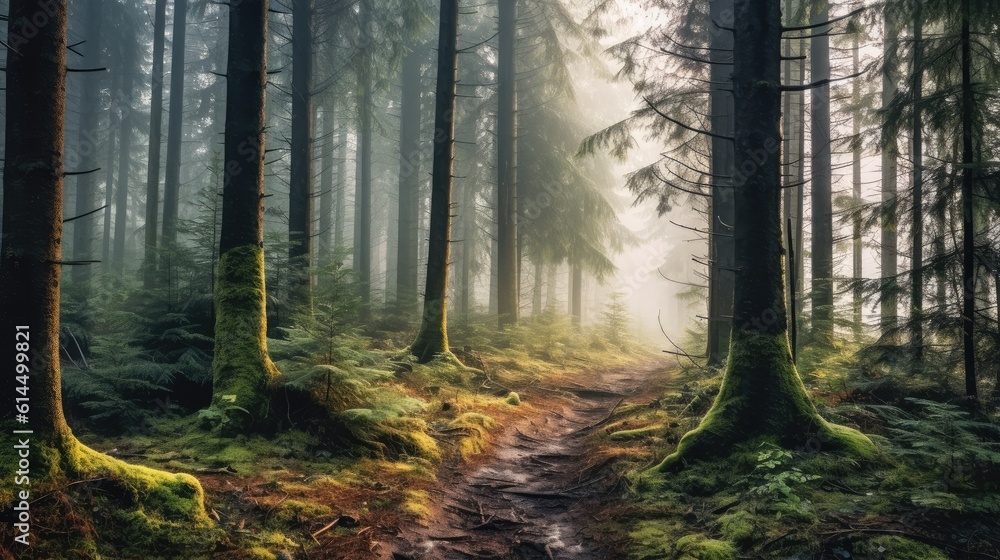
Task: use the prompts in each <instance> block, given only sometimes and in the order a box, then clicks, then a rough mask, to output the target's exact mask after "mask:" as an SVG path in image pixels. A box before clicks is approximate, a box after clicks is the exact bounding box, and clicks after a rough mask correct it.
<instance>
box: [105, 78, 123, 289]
mask: <svg viewBox="0 0 1000 560" xmlns="http://www.w3.org/2000/svg"><path fill="white" fill-rule="evenodd" d="M121 85H122V82H121V76H120V75H116V76H114V77H113V78H112V80H111V87H110V88H108V89H109V91H110V92H111V98H112V102H111V106H110V107H108V141H107V146H106V147H105V151H106V152H107V153H106V154H105V155H106V156H107V159H106V160H105V161H106V162H107V163H106V164H105V166H104V171H105V173H104V212H102V213H103V214H104V223H103V226H104V234H103V235H102V236H101V272H102V273H104V274H105V275H107V274H109V273H110V272H111V214H112V213H113V212H114V193H115V188H114V185H115V155H116V153H115V131H116V129H118V128H119V127H120V123H121V119H120V118H119V116H118V110H117V109H116V108H115V103H114V101H113V100H114V99H117V95H115V94H116V93H118V94H120V92H121ZM118 142H119V144H120V143H121V135H119V138H118Z"/></svg>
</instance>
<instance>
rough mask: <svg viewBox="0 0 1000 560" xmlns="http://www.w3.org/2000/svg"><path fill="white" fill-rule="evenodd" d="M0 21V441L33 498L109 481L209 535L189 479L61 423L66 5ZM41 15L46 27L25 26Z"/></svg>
mask: <svg viewBox="0 0 1000 560" xmlns="http://www.w3.org/2000/svg"><path fill="white" fill-rule="evenodd" d="M7 15H8V29H7V42H8V43H9V45H10V46H11V47H12V48H11V49H9V50H8V53H7V67H6V72H7V90H6V106H7V107H16V108H17V110H16V111H9V112H8V113H7V119H6V137H7V138H8V139H16V140H17V141H16V142H7V144H6V146H5V154H4V173H3V190H4V205H3V231H2V238H0V239H2V241H0V244H2V246H0V309H3V313H0V331H2V332H3V333H5V336H8V337H9V343H7V344H3V345H2V348H0V359H3V362H4V363H5V364H9V365H8V367H9V368H10V372H11V374H13V375H14V377H13V378H12V379H10V382H11V383H14V384H15V385H14V387H15V390H14V391H11V393H13V395H14V396H16V397H22V398H25V400H24V401H20V402H18V403H17V404H18V408H16V409H15V408H14V407H6V408H5V410H4V411H2V412H0V418H2V419H4V420H17V421H18V424H16V425H17V426H18V428H19V429H20V430H24V431H23V432H21V433H14V434H12V433H10V432H9V431H8V433H5V434H4V435H3V436H0V439H2V440H3V441H2V443H3V445H4V446H5V448H7V449H11V448H12V446H13V445H15V444H16V443H17V442H18V441H23V440H24V439H27V440H29V442H30V443H29V445H30V451H31V453H30V454H31V469H30V470H31V473H30V476H31V490H30V491H31V492H39V493H40V492H43V491H45V490H48V489H56V490H58V489H59V488H65V481H66V479H70V480H85V479H99V478H107V479H111V480H114V481H120V482H119V483H120V484H122V485H123V486H124V487H126V488H129V490H130V491H132V492H134V493H135V497H136V498H138V499H137V500H135V502H134V503H135V505H136V506H138V507H139V508H148V509H150V510H156V511H155V513H153V515H155V516H157V517H158V518H162V519H166V520H170V521H187V522H191V523H192V525H191V527H198V526H207V525H208V524H209V521H208V517H207V515H206V514H205V509H204V503H203V496H204V495H203V492H202V489H201V486H200V485H199V484H198V481H197V480H195V479H194V478H193V477H191V476H190V475H184V474H180V475H177V474H169V473H165V472H161V471H154V470H152V469H147V468H143V467H134V466H131V465H127V464H125V463H122V462H121V461H118V460H116V459H112V458H110V457H108V456H106V455H102V454H100V453H97V452H96V451H93V450H92V449H90V448H88V447H86V446H84V445H83V444H81V443H80V442H79V440H77V439H76V437H75V436H74V435H73V433H72V431H71V430H70V428H69V426H68V425H67V423H66V419H65V416H64V415H63V410H62V392H61V389H60V385H61V383H60V369H59V283H60V266H61V261H62V231H63V230H62V225H63V213H62V197H63V172H64V168H63V140H64V138H63V136H64V128H63V127H64V117H65V109H66V106H65V103H66V50H67V49H66V47H67V44H66V20H67V6H66V1H65V0H53V1H52V2H46V3H45V4H44V5H43V6H42V7H41V8H40V5H39V4H38V2H37V1H35V0H11V2H10V8H9V11H8V14H7ZM42 16H44V17H45V24H44V25H38V24H37V23H36V24H32V23H31V22H38V21H39V19H40V18H41V17H42ZM25 22H29V23H25ZM28 26H30V27H28ZM29 37H30V38H29ZM17 387H25V389H24V391H25V392H23V393H22V392H21V391H19V390H16V388H17ZM28 395H30V397H28ZM29 398H30V401H29V400H28V399H29ZM22 404H23V407H22V406H20V405H22ZM15 411H16V413H17V414H18V415H20V416H16V417H15V416H14V414H15ZM57 485H58V488H56V486H57ZM25 491H27V490H25ZM147 498H153V499H149V500H148V501H147ZM165 506H167V507H165ZM123 507H125V506H123ZM140 515H144V514H143V513H141V512H140Z"/></svg>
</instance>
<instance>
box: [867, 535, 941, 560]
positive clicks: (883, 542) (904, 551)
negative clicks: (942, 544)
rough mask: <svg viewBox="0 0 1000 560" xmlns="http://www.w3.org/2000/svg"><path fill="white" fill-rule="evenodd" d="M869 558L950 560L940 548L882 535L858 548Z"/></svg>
mask: <svg viewBox="0 0 1000 560" xmlns="http://www.w3.org/2000/svg"><path fill="white" fill-rule="evenodd" d="M857 548H858V550H859V552H862V553H864V554H866V555H867V556H866V557H867V558H879V559H881V560H913V559H914V558H919V559H920V560H948V555H947V554H945V553H944V552H943V551H941V550H940V549H938V548H935V547H933V546H931V545H929V544H924V543H922V542H918V541H915V540H912V539H907V538H903V537H897V536H890V535H882V536H878V537H875V538H873V539H869V540H866V541H864V542H863V543H861V544H859V545H858V546H857Z"/></svg>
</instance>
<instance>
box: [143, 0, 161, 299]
mask: <svg viewBox="0 0 1000 560" xmlns="http://www.w3.org/2000/svg"><path fill="white" fill-rule="evenodd" d="M166 27H167V0H156V8H155V15H154V17H153V77H152V97H151V101H150V109H149V155H148V157H147V164H146V235H145V240H146V244H145V250H144V252H143V265H142V267H143V274H142V285H143V287H144V288H146V289H147V290H148V289H150V288H152V287H154V286H155V285H156V280H157V274H156V271H157V249H156V244H157V234H158V233H159V212H160V144H161V143H162V141H163V138H162V127H163V51H164V42H165V40H164V34H165V31H166Z"/></svg>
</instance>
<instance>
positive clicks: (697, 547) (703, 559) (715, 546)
mask: <svg viewBox="0 0 1000 560" xmlns="http://www.w3.org/2000/svg"><path fill="white" fill-rule="evenodd" d="M683 531H684V528H683V526H681V525H677V524H672V523H670V522H667V521H664V520H656V521H640V522H639V523H638V524H636V526H635V529H634V530H633V531H631V532H629V537H630V538H631V539H632V546H631V549H630V556H631V557H633V558H637V559H638V558H672V559H677V560H733V559H735V558H736V549H735V548H733V546H732V545H731V544H729V543H727V542H724V541H718V540H714V539H710V538H708V537H706V536H705V535H702V534H700V533H699V534H694V535H685V536H682V535H684V533H683Z"/></svg>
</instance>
